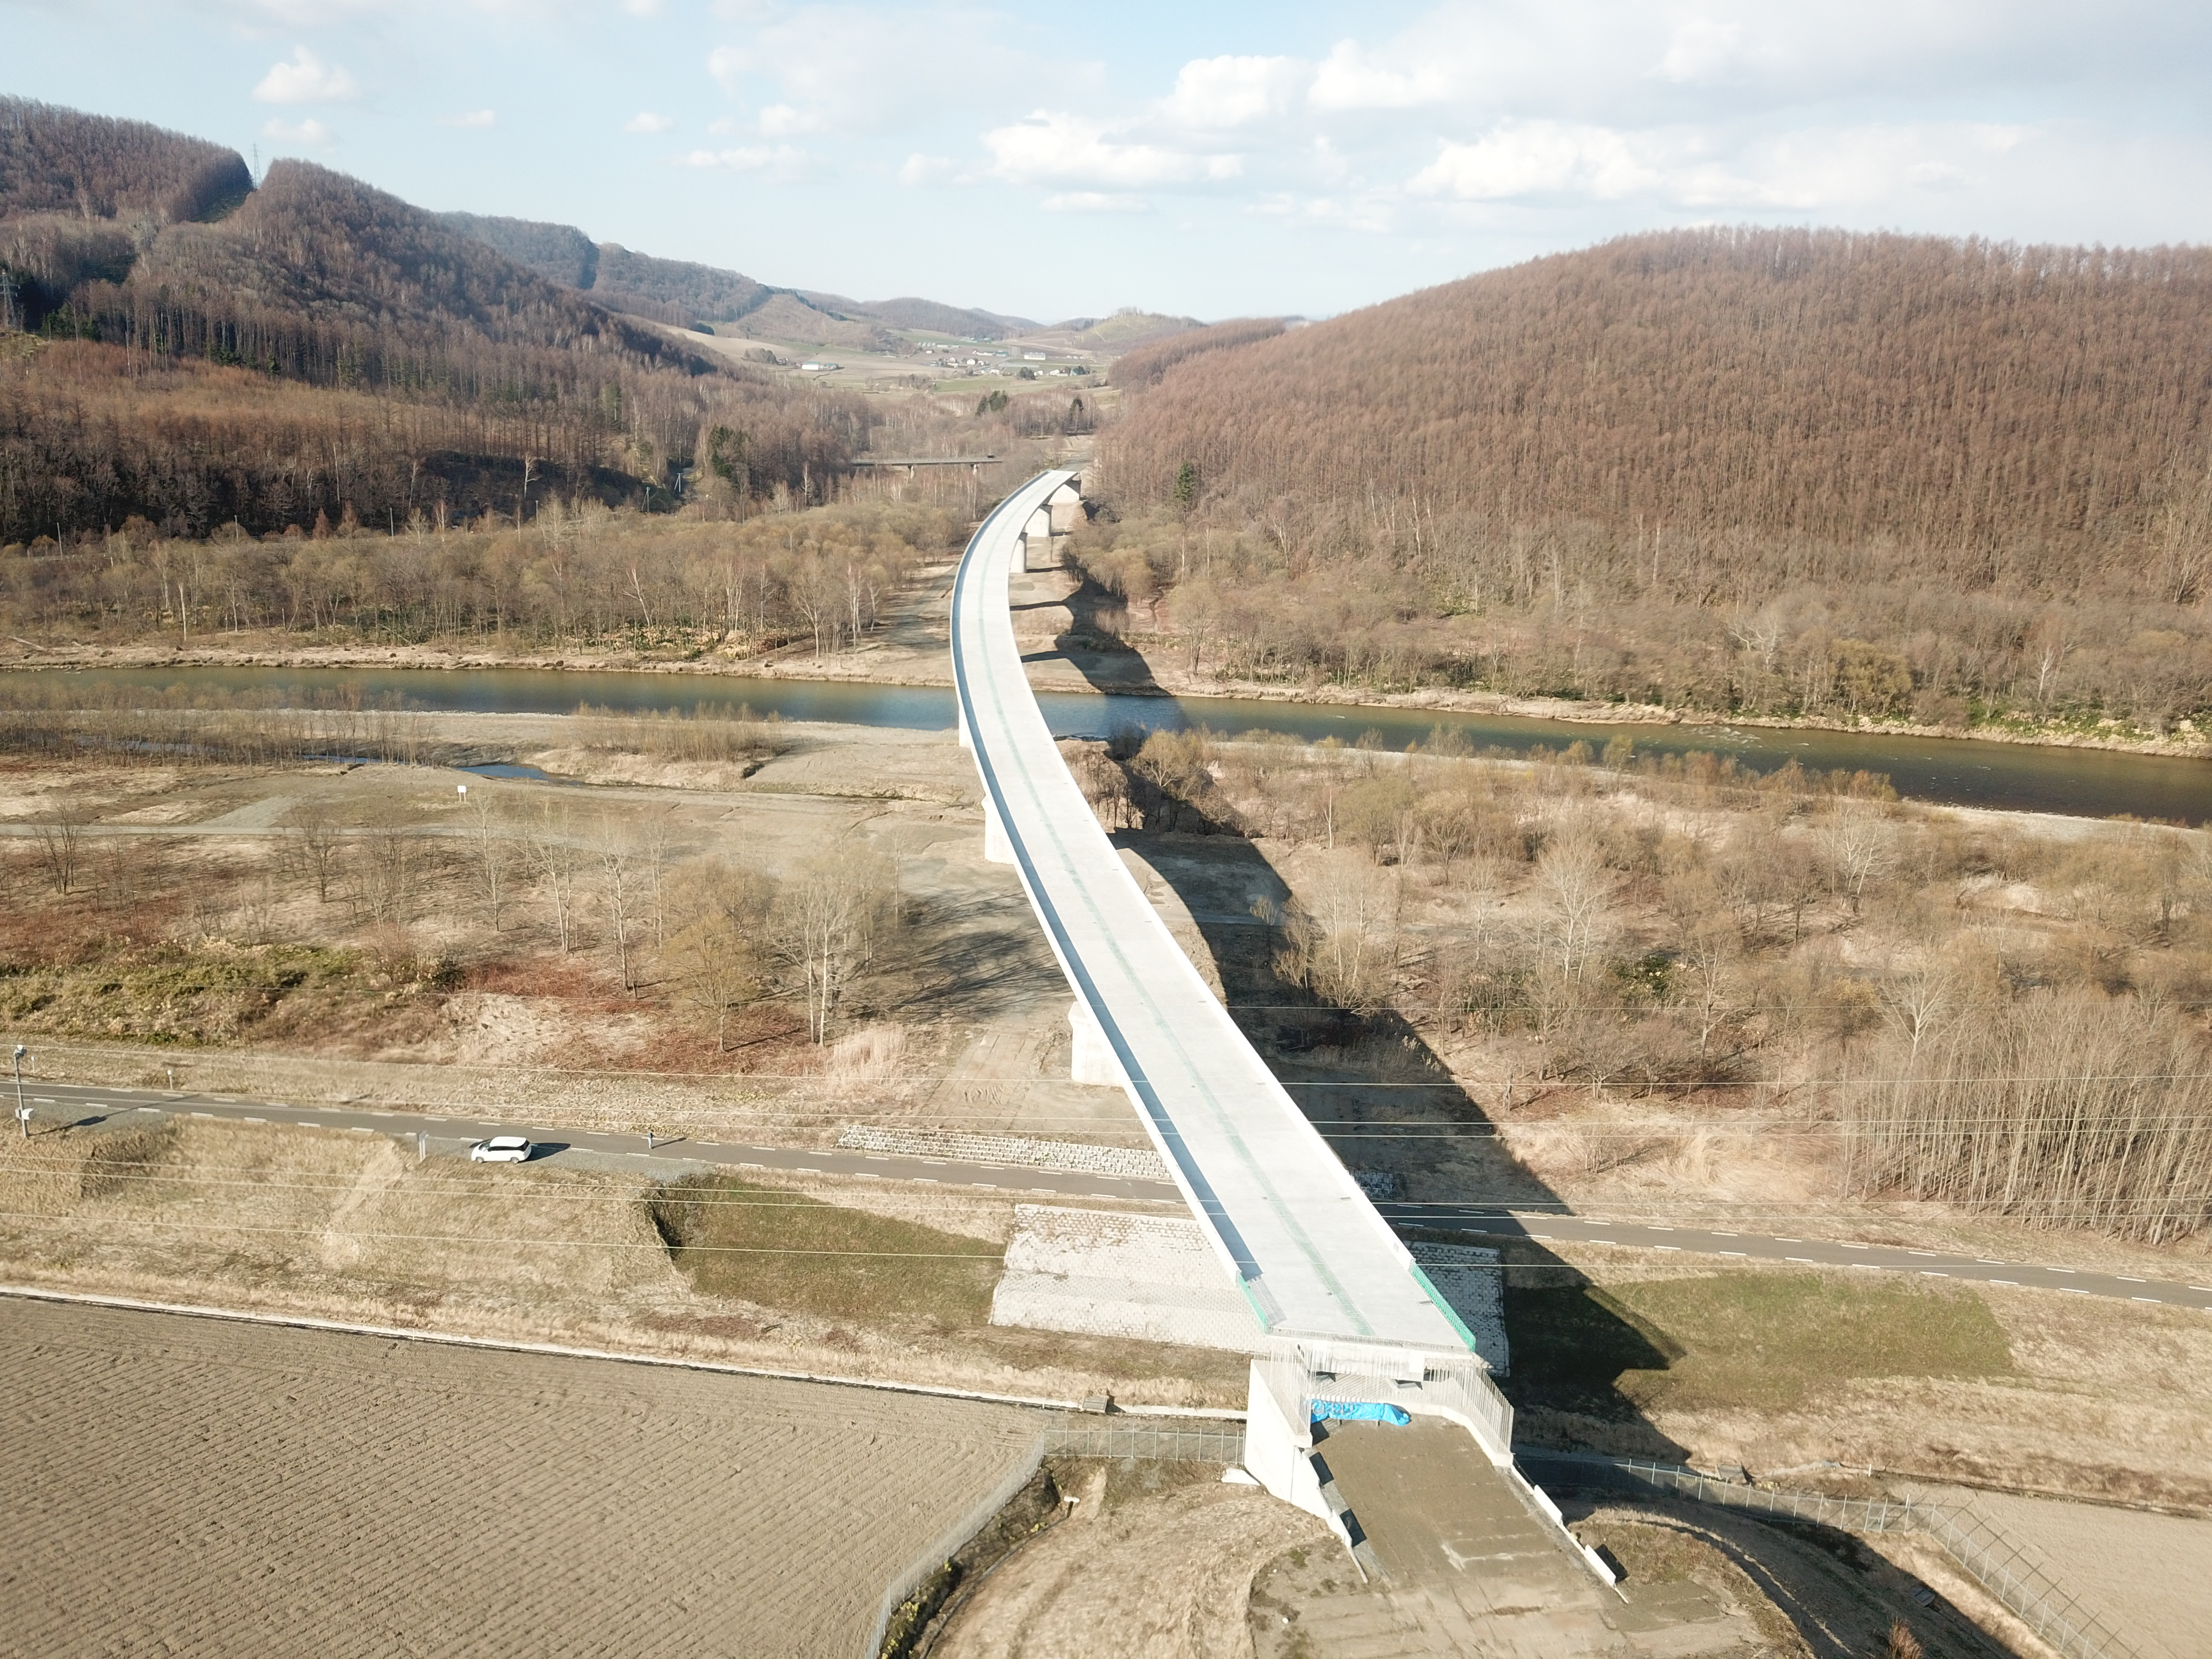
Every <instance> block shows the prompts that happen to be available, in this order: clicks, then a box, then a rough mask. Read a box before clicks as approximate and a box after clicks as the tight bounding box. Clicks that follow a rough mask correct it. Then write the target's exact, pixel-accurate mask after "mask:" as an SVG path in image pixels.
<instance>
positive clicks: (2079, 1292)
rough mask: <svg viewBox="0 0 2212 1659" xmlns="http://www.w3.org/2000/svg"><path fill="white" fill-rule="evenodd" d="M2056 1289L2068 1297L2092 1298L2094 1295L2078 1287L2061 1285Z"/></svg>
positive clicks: (2093, 1292) (2092, 1292)
mask: <svg viewBox="0 0 2212 1659" xmlns="http://www.w3.org/2000/svg"><path fill="white" fill-rule="evenodd" d="M2058 1288H2059V1289H2060V1290H2062V1291H2065V1292H2066V1294H2067V1295H2069V1296H2094V1295H2095V1294H2096V1292H2095V1291H2085V1290H2083V1289H2082V1288H2081V1286H2080V1285H2060V1286H2059V1287H2058Z"/></svg>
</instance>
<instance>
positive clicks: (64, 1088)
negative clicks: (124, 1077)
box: [0, 1079, 1182, 1203]
mask: <svg viewBox="0 0 2212 1659" xmlns="http://www.w3.org/2000/svg"><path fill="white" fill-rule="evenodd" d="M0 1091H6V1093H5V1097H6V1101H7V1105H8V1107H9V1110H11V1111H12V1110H13V1109H14V1105H15V1101H14V1098H13V1093H12V1090H9V1088H8V1085H6V1083H5V1081H4V1079H0ZM23 1097H24V1100H25V1102H26V1103H27V1104H28V1105H29V1106H30V1107H31V1108H32V1109H33V1114H34V1115H33V1119H32V1124H31V1127H32V1129H33V1133H36V1132H37V1131H38V1130H39V1129H40V1128H42V1127H58V1126H60V1125H62V1124H64V1123H85V1122H100V1121H109V1122H112V1121H114V1120H115V1119H116V1118H117V1117H118V1116H121V1115H134V1116H135V1115H144V1116H146V1117H147V1118H149V1120H150V1119H153V1118H156V1117H163V1116H189V1117H207V1118H227V1119H228V1120H230V1121H234V1122H240V1123H288V1124H299V1125H303V1126H305V1127H308V1128H318V1129H340V1130H348V1131H351V1132H353V1133H362V1134H389V1135H400V1136H413V1135H416V1134H427V1135H428V1136H429V1137H430V1150H431V1151H432V1152H435V1153H437V1154H440V1155H441V1156H445V1157H453V1156H456V1155H458V1154H459V1153H461V1152H465V1151H466V1150H467V1148H468V1146H469V1143H470V1142H471V1141H474V1140H481V1139H484V1138H486V1137H487V1136H490V1135H516V1134H519V1135H527V1136H529V1137H530V1139H532V1141H533V1142H535V1143H537V1144H538V1146H539V1147H540V1148H541V1149H542V1150H541V1151H540V1152H538V1156H537V1158H535V1159H533V1160H532V1161H533V1162H538V1163H550V1164H562V1163H571V1164H581V1163H598V1162H600V1161H602V1160H605V1159H606V1158H627V1159H635V1161H636V1162H637V1164H639V1166H640V1167H641V1169H644V1170H648V1171H653V1170H662V1169H667V1168H671V1167H672V1168H675V1169H677V1170H682V1169H684V1168H685V1167H687V1166H696V1165H702V1164H705V1165H721V1166H724V1167H727V1168H732V1169H739V1170H781V1171H784V1172H787V1173H794V1174H799V1175H839V1176H861V1177H863V1178H873V1179H875V1180H878V1181H907V1182H920V1183H923V1184H936V1185H939V1186H945V1187H960V1188H969V1189H975V1190H981V1191H984V1192H1004V1193H1018V1194H1023V1195H1024V1196H1027V1195H1029V1194H1036V1195H1039V1196H1043V1197H1051V1198H1121V1199H1150V1200H1164V1201H1165V1202H1168V1203H1180V1202H1182V1194H1179V1193H1178V1192H1176V1189H1175V1188H1173V1187H1171V1186H1170V1185H1169V1184H1168V1183H1167V1182H1162V1181H1137V1180H1126V1179H1123V1178H1121V1177H1119V1176H1099V1175H1085V1174H1080V1173H1077V1172H1074V1171H1071V1170H1031V1169H1025V1168H1019V1167H1012V1166H1007V1165H1002V1164H956V1163H953V1162H951V1161H950V1160H948V1159H943V1158H895V1157H888V1156H884V1155H880V1154H878V1153H873V1152H839V1151H836V1150H834V1149H830V1148H823V1147H799V1148H793V1147H789V1146H735V1145H732V1144H731V1143H729V1142H726V1141H714V1140H689V1139H672V1140H671V1139H662V1140H659V1142H658V1143H657V1144H656V1145H655V1146H653V1147H650V1148H648V1147H647V1145H646V1139H645V1137H644V1136H643V1135H626V1134H608V1133H600V1132H599V1131H598V1130H594V1129H561V1128H553V1127H531V1126H529V1125H526V1124H520V1123H492V1122H487V1121H479V1120H477V1119H474V1118H465V1117H445V1116H435V1115H431V1114H428V1113H425V1112H410V1111H385V1110H378V1109H371V1108H366V1107H359V1106H288V1105H284V1104H283V1103H279V1102H272V1101H254V1100H240V1099H237V1098H235V1097H231V1096H228V1095H192V1094H173V1093H169V1092H167V1091H163V1090H159V1089H106V1088H99V1087H95V1086H94V1085H87V1084H64V1083H47V1082H44V1081H41V1082H39V1083H36V1084H33V1083H31V1082H28V1081H26V1082H25V1084H24V1085H23ZM0 1126H4V1120H0Z"/></svg>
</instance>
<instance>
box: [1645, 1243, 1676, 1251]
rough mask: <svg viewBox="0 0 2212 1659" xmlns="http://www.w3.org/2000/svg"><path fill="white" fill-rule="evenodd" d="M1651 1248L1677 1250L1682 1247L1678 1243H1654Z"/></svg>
mask: <svg viewBox="0 0 2212 1659" xmlns="http://www.w3.org/2000/svg"><path fill="white" fill-rule="evenodd" d="M1651 1248H1652V1249H1655V1250H1679V1249H1681V1248H1682V1247H1681V1246H1680V1244H1654V1245H1653V1246H1652V1247H1651Z"/></svg>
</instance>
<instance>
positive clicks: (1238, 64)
mask: <svg viewBox="0 0 2212 1659" xmlns="http://www.w3.org/2000/svg"><path fill="white" fill-rule="evenodd" d="M1312 75H1313V71H1312V70H1310V69H1308V68H1307V67H1306V66H1305V65H1304V64H1300V63H1299V62H1297V60H1296V59H1295V58H1193V59H1192V60H1191V61H1190V62H1189V63H1188V64H1184V65H1183V66H1182V70H1181V71H1180V72H1179V73H1178V74H1177V75H1176V83H1175V90H1174V91H1173V92H1171V93H1170V94H1168V96H1167V100H1166V101H1165V102H1164V103H1163V104H1162V105H1161V106H1160V112H1161V113H1162V114H1163V115H1164V116H1165V117H1166V118H1167V119H1168V120H1170V121H1171V122H1173V123H1174V124H1175V125H1177V126H1180V127H1195V128H1201V129H1205V128H1221V127H1238V126H1243V125H1246V124H1247V123H1248V122H1252V121H1257V120H1260V119H1261V118H1265V117H1267V116H1271V115H1280V114H1282V113H1283V112H1285V110H1287V109H1288V108H1289V107H1290V106H1291V102H1292V100H1294V99H1295V98H1296V97H1297V94H1298V93H1299V91H1300V90H1302V89H1303V88H1304V85H1305V83H1306V82H1308V81H1309V80H1310V79H1311V78H1312Z"/></svg>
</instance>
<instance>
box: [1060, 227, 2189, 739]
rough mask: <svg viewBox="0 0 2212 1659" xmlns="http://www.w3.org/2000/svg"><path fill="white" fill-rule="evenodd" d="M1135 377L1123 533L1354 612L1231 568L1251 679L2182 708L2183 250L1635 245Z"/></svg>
mask: <svg viewBox="0 0 2212 1659" xmlns="http://www.w3.org/2000/svg"><path fill="white" fill-rule="evenodd" d="M1198 343H1202V337H1193V344H1194V345H1195V344H1198ZM1158 370H1159V372H1158V374H1157V376H1156V377H1155V381H1156V383H1154V384H1152V385H1151V386H1149V387H1146V386H1144V385H1143V384H1141V377H1134V376H1125V377H1124V379H1125V383H1126V384H1127V386H1128V396H1129V398H1130V413H1129V415H1128V416H1127V419H1125V420H1124V421H1123V422H1122V423H1121V425H1120V426H1119V427H1117V428H1114V429H1112V430H1111V432H1110V433H1109V435H1108V436H1107V437H1106V438H1105V440H1104V441H1103V446H1104V447H1103V470H1104V477H1105V479H1106V482H1107V483H1108V486H1109V489H1110V491H1111V492H1112V494H1113V495H1115V498H1116V499H1117V500H1118V501H1119V502H1120V503H1121V507H1122V510H1123V511H1124V513H1129V512H1130V511H1132V510H1133V509H1139V508H1143V507H1147V506H1158V507H1169V506H1170V505H1172V504H1178V503H1179V504H1180V506H1181V510H1194V511H1196V512H1197V513H1200V515H1201V516H1202V517H1204V518H1205V519H1206V521H1207V522H1208V523H1209V525H1212V526H1214V527H1215V528H1217V529H1221V528H1229V527H1232V526H1233V527H1236V528H1239V529H1242V530H1243V531H1245V532H1248V534H1247V536H1246V538H1245V541H1244V542H1243V544H1241V545H1243V546H1244V547H1245V548H1246V549H1247V550H1248V553H1249V557H1250V558H1251V559H1252V560H1253V561H1255V571H1254V572H1252V573H1251V574H1252V575H1253V576H1254V577H1255V579H1256V580H1260V581H1261V582H1262V583H1263V584H1264V582H1265V581H1267V580H1270V578H1269V577H1268V576H1267V573H1266V572H1265V571H1261V570H1259V569H1257V568H1256V566H1257V565H1261V564H1264V565H1267V568H1268V570H1272V571H1273V573H1274V578H1275V579H1279V580H1283V581H1287V582H1292V583H1297V582H1305V583H1308V584H1309V585H1310V584H1311V583H1314V582H1318V581H1321V580H1322V576H1323V574H1328V573H1334V574H1328V580H1333V581H1335V582H1336V583H1337V584H1338V585H1339V586H1340V588H1341V587H1345V586H1346V584H1348V585H1349V587H1350V588H1356V589H1357V590H1358V593H1359V594H1360V596H1361V597H1360V598H1359V599H1358V603H1357V604H1353V603H1352V601H1351V600H1349V599H1346V600H1344V607H1345V608H1342V609H1340V608H1339V606H1338V605H1337V602H1336V599H1335V598H1330V599H1327V601H1326V602H1323V597H1324V596H1322V595H1321V594H1320V593H1319V592H1307V593H1305V594H1304V596H1303V598H1302V599H1293V597H1292V596H1291V594H1290V593H1289V592H1287V591H1285V590H1279V589H1276V590H1269V591H1265V592H1263V591H1261V588H1260V587H1255V586H1251V585H1249V583H1248V584H1247V586H1245V587H1244V588H1243V589H1242V590H1240V593H1239V599H1240V600H1249V604H1250V605H1252V606H1261V607H1265V606H1273V607H1276V608H1277V609H1278V610H1279V611H1285V612H1294V613H1295V614H1297V616H1300V617H1304V618H1306V619H1308V621H1309V623H1310V632H1311V633H1312V634H1313V637H1312V638H1310V639H1307V638H1304V637H1300V638H1297V639H1293V638H1291V637H1290V634H1291V633H1296V632H1297V629H1295V628H1292V627H1291V624H1290V623H1287V622H1285V623H1279V624H1277V625H1275V626H1273V627H1271V628H1263V627H1260V626H1259V625H1258V624H1257V623H1255V629H1256V631H1255V634H1254V635H1253V640H1254V641H1255V642H1253V643H1251V644H1249V646H1247V647H1239V650H1240V653H1241V655H1242V660H1243V666H1244V667H1245V668H1247V669H1248V670H1249V671H1253V672H1256V673H1261V674H1268V673H1284V674H1292V675H1297V676H1301V677H1311V676H1313V675H1315V674H1322V675H1331V674H1339V675H1342V674H1348V675H1351V676H1352V677H1354V678H1367V679H1375V678H1386V679H1395V680H1396V681H1398V682H1399V683H1410V682H1412V681H1416V680H1426V681H1436V680H1444V681H1450V682H1456V683H1464V684H1494V685H1497V686H1498V688H1499V689H1506V690H1523V691H1527V690H1544V691H1547V692H1558V693H1563V694H1568V695H1575V696H1597V697H1627V698H1632V699H1644V698H1650V699H1653V700H1656V701H1662V702H1693V703H1696V704H1699V705H1701V706H1704V707H1708V708H1735V709H1743V710H1751V709H1754V708H1756V709H1760V710H1764V711H1766V712H1794V713H1806V714H1821V713H1832V712H1845V713H1855V714H1868V713H1873V714H1885V715H1895V714H1906V713H1908V712H1913V711H1917V712H1919V713H1920V714H1922V715H1923V717H1925V718H1927V719H1929V720H1936V721H1939V722H1940V723H1943V724H1955V723H1958V722H1960V720H1965V719H1966V718H1968V717H1970V716H1972V717H1973V718H1979V717H1980V714H1978V712H1976V711H1980V710H1986V709H1988V708H1994V707H1996V706H1998V705H2000V704H2005V703H2008V702H2010V703H2012V704H2015V705H2016V704H2017V703H2018V702H2019V701H2020V700H2021V698H2022V697H2032V700H2033V702H2034V703H2035V704H2036V705H2037V706H2038V707H2039V708H2043V709H2047V710H2052V711H2055V710H2057V708H2060V706H2061V705H2062V704H2063V703H2064V702H2067V701H2068V700H2069V698H2071V699H2073V700H2074V702H2075V706H2076V708H2077V709H2078V710H2080V711H2081V712H2083V713H2084V714H2086V713H2087V712H2088V710H2089V709H2090V708H2102V709H2105V710H2107V711H2112V710H2119V709H2123V708H2124V709H2125V710H2126V711H2127V717H2128V718H2130V719H2133V718H2137V717H2138V716H2140V717H2141V718H2143V719H2145V720H2148V721H2149V722H2150V723H2151V724H2152V725H2154V726H2156V725H2159V724H2160V723H2162V722H2164V721H2166V720H2171V719H2172V718H2175V717H2177V716H2178V715H2179V714H2184V713H2186V712H2188V711H2191V710H2192V709H2202V708H2205V707H2206V706H2207V705H2212V642H2208V641H2207V640H2206V639H2205V638H2204V637H2203V636H2204V635H2205V627H2204V618H2203V613H2202V612H2201V611H2199V610H2198V609H2197V607H2198V606H2199V605H2200V604H2201V602H2203V600H2204V599H2205V598H2206V596H2207V593H2208V591H2212V482H2208V466H2209V465H2212V250H2208V249H2204V248H2189V247H2182V248H2157V249H2149V250H2142V251H2127V250H2117V249H2102V248H2098V249H2090V248H2050V247H2042V248H2021V247H2014V246H2002V245H1997V244H1992V243H1988V242H1983V241H1975V240H1941V239H1936V238H1926V237H1905V236H1898V235H1863V234H1851V233H1846V232H1841V231H1805V230H1767V229H1734V230H1731V229H1716V230H1703V231H1683V232H1674V233H1665V234H1651V235H1644V236H1635V237H1629V238H1626V239H1623V240H1618V241H1614V242H1611V243H1607V244H1606V245H1604V246H1599V247H1595V248H1591V249H1589V250H1586V251H1583V252H1576V253H1570V254H1564V255H1560V256H1558V257H1554V258H1543V259H1538V260H1535V261H1534V262H1531V263H1529V264H1522V265H1519V266H1516V267H1514V268H1512V269H1510V270H1498V271H1493V272H1490V273H1487V274H1485V275H1482V276H1474V277H1470V278H1468V279H1467V280H1465V281H1462V282H1457V283H1449V284H1447V285H1445V286H1443V287H1440V288H1436V289H1429V290H1427V291H1425V292H1422V293H1418V294H1414V295H1408V296H1407V297H1405V298H1403V299H1400V300H1395V301H1389V302H1388V303H1386V304H1383V305H1378V306H1375V307H1370V308H1369V309H1367V310H1364V311H1360V312H1356V313H1351V314H1348V315H1346V316H1343V317H1340V318H1338V319H1334V320H1332V321H1328V322H1325V323H1321V324H1317V325H1312V326H1310V327H1304V328H1299V329H1295V330H1293V331H1290V332H1287V333H1285V334H1282V335H1280V336H1279V337H1273V338H1262V339H1259V340H1256V341H1251V342H1247V343H1233V342H1232V343H1226V344H1225V345H1223V346H1221V347H1220V348H1219V349H1212V350H1205V351H1202V352H1194V354H1193V355H1191V356H1188V358H1187V359H1186V360H1184V361H1181V362H1163V363H1161V364H1159V365H1158ZM1263 550H1264V556H1263ZM1270 561H1272V563H1270ZM1316 573H1320V574H1316ZM1347 591H1348V590H1347ZM1338 597H1341V595H1339V596H1338ZM2053 605H2071V606H2075V607H2077V608H2076V609H2075V610H2073V611H2070V612H2060V611H2052V610H2051V607H2052V606H2053ZM2080 607H2087V608H2086V609H2085V608H2080ZM1187 608H1188V607H1187ZM1285 629H1289V630H1290V632H1289V633H1286V632H1285ZM1731 629H1735V630H1736V633H1735V635H1731V632H1730V630H1731ZM2038 630H2040V631H2039V632H2038ZM2031 633H2036V634H2037V639H2036V640H2035V641H2029V639H2028V637H2027V636H2028V635H2030V634H2031ZM2153 634H2155V635H2159V636H2160V640H2161V641H2163V642H2162V643H2160V644H2159V645H2157V646H2156V647H2154V646H2152V645H2148V644H2145V643H2143V642H2142V641H2144V640H2146V639H2148V637H2149V635H2153ZM1385 635H1388V636H1389V637H1388V638H1387V639H1386V638H1385ZM1478 635H1480V641H1478V638H1477V636H1478ZM1263 636H1264V637H1263ZM1746 639H1748V640H1750V641H1754V643H1753V644H1746V643H1744V642H1743V641H1745V640H1746ZM2130 641H2133V643H2130ZM1846 647H1848V648H1846ZM1861 647H1866V649H1865V650H1863V649H1862V648H1861ZM1869 650H1871V651H1872V652H1873V653H1874V654H1873V655H1871V656H1869V655H1868V654H1867V652H1868V651H1869ZM1384 658H1388V659H1390V660H1391V661H1392V662H1393V663H1394V664H1395V666H1391V667H1389V668H1388V669H1387V670H1386V669H1383V668H1379V667H1377V666H1376V663H1378V662H1380V661H1382V660H1383V659H1384ZM2045 658H2047V659H2048V660H2047V661H2045V660H2044V659H2045ZM2029 659H2035V661H2036V662H2038V663H2039V664H2041V666H2040V667H2039V670H2038V671H2036V672H2035V673H2034V674H2033V675H2028V676H2027V678H2025V679H2023V678H2022V676H2023V675H2026V674H2027V668H2026V666H2024V665H2026V664H2027V663H2028V661H2029ZM1363 663H1364V665H1362V664H1363ZM1854 663H1855V664H1857V666H1855V667H1854V666H1851V664H1854ZM2023 686H2032V687H2033V692H2032V693H2030V692H2028V691H2025V690H2022V687H2023ZM1846 687H1848V689H1845V688H1846Z"/></svg>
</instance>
